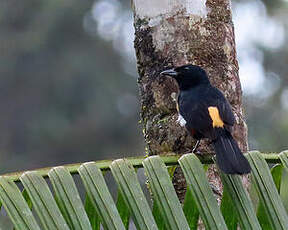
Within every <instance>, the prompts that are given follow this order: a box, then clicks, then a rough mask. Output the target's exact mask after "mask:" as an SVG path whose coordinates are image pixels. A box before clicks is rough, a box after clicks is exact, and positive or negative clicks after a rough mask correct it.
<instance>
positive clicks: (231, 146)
mask: <svg viewBox="0 0 288 230" xmlns="http://www.w3.org/2000/svg"><path fill="white" fill-rule="evenodd" d="M217 132H218V133H219V135H218V137H217V139H216V140H215V141H214V142H213V145H214V149H215V152H216V162H217V164H218V166H219V168H220V169H221V170H222V171H223V172H224V173H226V174H246V173H249V172H250V171H251V167H250V165H249V162H248V160H247V159H246V158H245V156H244V155H243V154H242V153H241V150H240V149H239V147H238V144H237V143H236V141H235V140H234V139H233V137H232V136H231V134H230V133H229V132H228V131H226V130H223V129H219V130H217Z"/></svg>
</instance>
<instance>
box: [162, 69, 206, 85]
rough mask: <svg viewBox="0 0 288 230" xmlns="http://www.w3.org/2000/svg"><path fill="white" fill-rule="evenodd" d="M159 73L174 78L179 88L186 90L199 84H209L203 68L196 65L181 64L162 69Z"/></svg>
mask: <svg viewBox="0 0 288 230" xmlns="http://www.w3.org/2000/svg"><path fill="white" fill-rule="evenodd" d="M160 75H165V76H170V77H172V78H174V79H175V80H176V81H177V83H178V85H179V88H180V90H187V89H190V88H193V87H195V86H198V85H200V84H210V82H209V80H208V77H207V74H206V72H205V70H204V69H202V68H201V67H200V66H197V65H191V64H188V65H183V66H178V67H175V68H172V69H168V70H164V71H163V72H161V73H160Z"/></svg>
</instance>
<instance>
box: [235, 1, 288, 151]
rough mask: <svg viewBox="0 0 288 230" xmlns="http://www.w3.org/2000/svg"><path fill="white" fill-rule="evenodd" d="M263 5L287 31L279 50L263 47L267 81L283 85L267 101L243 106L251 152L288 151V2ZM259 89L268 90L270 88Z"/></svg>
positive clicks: (246, 100) (251, 99)
mask: <svg viewBox="0 0 288 230" xmlns="http://www.w3.org/2000/svg"><path fill="white" fill-rule="evenodd" d="M239 2H241V1H239ZM263 3H264V4H265V6H266V8H267V12H268V15H269V16H271V17H272V18H273V19H275V20H277V21H279V22H280V23H281V24H282V25H283V28H284V33H285V35H284V39H285V40H284V42H283V45H282V46H281V47H280V48H278V49H275V50H269V49H266V48H264V47H260V49H262V52H263V67H264V70H265V75H266V78H269V77H270V78H273V77H276V78H277V77H279V80H280V84H279V88H278V90H277V91H276V92H275V93H274V94H272V95H271V96H270V97H268V98H264V99H263V98H261V95H258V96H253V97H251V96H249V97H248V96H247V97H244V106H245V109H246V110H245V113H246V118H247V125H248V130H249V132H248V134H249V145H250V149H258V150H261V151H271V152H280V151H282V150H285V149H288V141H287V140H288V116H287V115H288V91H287V90H288V66H287V63H288V46H287V45H286V44H287V40H288V37H287V32H288V21H287V12H288V1H286V0H276V1H268V0H263ZM251 20H253V19H252V18H251ZM263 36H264V35H263ZM276 38H277V36H276ZM256 45H257V44H256ZM259 87H261V88H264V89H265V88H269V86H267V85H259Z"/></svg>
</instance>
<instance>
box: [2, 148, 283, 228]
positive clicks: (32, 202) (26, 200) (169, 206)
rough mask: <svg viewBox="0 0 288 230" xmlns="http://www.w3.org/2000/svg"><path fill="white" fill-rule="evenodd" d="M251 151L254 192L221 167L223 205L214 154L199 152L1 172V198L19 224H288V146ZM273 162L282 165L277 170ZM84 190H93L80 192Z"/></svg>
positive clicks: (260, 225)
mask: <svg viewBox="0 0 288 230" xmlns="http://www.w3.org/2000/svg"><path fill="white" fill-rule="evenodd" d="M246 157H247V158H248V160H249V162H250V164H251V166H252V176H251V180H252V188H251V191H250V193H248V192H247V190H246V189H245V188H244V187H243V184H242V181H241V177H240V176H237V175H224V174H221V179H222V182H223V185H224V192H223V198H222V202H221V205H220V206H219V205H218V202H217V199H216V197H215V196H214V194H213V191H212V189H211V187H210V185H209V182H208V180H207V177H206V173H205V170H204V168H203V166H204V164H211V163H213V161H212V159H211V158H210V157H197V156H196V155H194V154H186V155H184V156H179V155H165V156H151V157H147V158H145V157H137V158H127V159H120V160H115V161H110V160H109V161H98V162H88V163H84V164H74V165H66V166H59V167H54V168H45V169H39V170H35V171H28V172H21V173H15V174H6V175H2V176H0V200H1V204H2V205H3V208H2V209H3V210H5V212H6V213H7V215H8V217H9V218H10V220H11V221H12V223H13V225H14V228H15V229H19V230H22V229H24V230H26V229H27V230H37V229H39V230H40V229H49V230H50V229H51V230H54V229H63V230H66V229H67V230H68V229H79V230H84V229H85V230H86V229H87V230H89V229H93V230H94V229H95V230H98V229H100V227H101V225H102V226H103V228H104V229H109V230H110V229H111V230H112V229H115V230H116V229H117V230H118V229H120V230H121V229H123V230H124V229H129V225H131V223H130V222H131V221H133V223H134V224H135V226H136V228H137V229H141V230H142V229H147V230H148V229H149V230H150V229H153V230H154V229H155V230H156V229H171V230H172V229H173V230H174V229H175V230H177V229H179V230H183V229H197V224H198V223H199V221H200V222H202V223H203V224H204V225H205V228H206V229H221V230H225V229H229V230H230V229H235V230H236V229H237V228H238V226H240V228H241V229H251V230H252V229H253V230H255V229H259V230H260V229H275V230H278V229H283V230H284V229H288V216H287V210H288V152H282V153H281V154H279V155H278V154H260V153H259V152H255V151H254V152H249V153H248V154H247V155H246ZM267 163H275V164H276V165H275V166H274V167H273V168H272V169H271V170H270V168H269V166H268V164H267ZM177 165H180V167H181V168H182V170H183V172H184V175H185V179H186V182H187V185H188V188H187V192H186V196H185V200H184V203H183V204H182V205H181V204H180V202H179V200H178V198H177V195H176V192H175V190H174V187H173V184H172V180H171V173H173V171H174V169H175V166H177ZM138 168H144V171H145V175H146V179H147V181H148V183H149V186H148V187H149V190H150V192H151V196H149V195H147V194H146V195H145V193H144V192H143V189H142V188H141V183H140V180H139V177H138V174H137V169H138ZM108 171H111V172H112V175H113V178H114V179H115V182H116V184H117V186H118V191H117V194H118V195H117V198H113V197H115V196H114V195H115V194H113V193H111V192H110V190H109V188H108V185H107V183H106V181H105V178H104V175H103V174H104V173H105V172H108ZM73 174H79V175H80V179H81V181H82V184H79V183H75V178H73ZM50 185H51V186H50ZM21 190H22V191H21ZM83 191H84V193H85V194H86V195H85V196H83V195H81V196H80V194H83ZM253 191H254V192H253ZM114 193H115V192H114ZM81 197H82V199H81ZM83 201H84V202H83ZM151 201H152V202H151ZM151 203H152V205H151ZM151 206H153V207H152V208H151ZM3 210H2V215H5V214H4V212H3Z"/></svg>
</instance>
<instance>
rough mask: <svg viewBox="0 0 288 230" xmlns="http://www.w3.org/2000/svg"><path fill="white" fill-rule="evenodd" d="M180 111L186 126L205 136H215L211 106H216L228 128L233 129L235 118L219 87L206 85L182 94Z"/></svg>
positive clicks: (179, 99) (212, 137) (179, 100)
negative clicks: (210, 113) (210, 112)
mask: <svg viewBox="0 0 288 230" xmlns="http://www.w3.org/2000/svg"><path fill="white" fill-rule="evenodd" d="M178 103H179V112H180V114H181V115H182V117H183V118H184V119H185V121H186V127H187V129H188V130H189V131H190V130H191V129H193V130H195V131H197V132H199V133H201V134H202V135H203V136H204V137H208V138H211V139H214V138H215V135H216V134H215V132H214V128H213V125H212V123H213V121H212V119H211V117H210V115H209V110H208V108H209V107H216V108H217V109H218V111H219V116H220V118H221V120H222V121H223V123H224V127H225V128H226V129H227V130H229V131H230V130H231V127H232V126H233V124H234V122H235V119H234V115H233V112H232V109H231V106H230V104H229V103H228V101H227V100H226V98H225V97H224V95H223V94H222V93H221V91H219V90H218V89H217V88H214V87H206V88H202V89H199V90H197V91H190V92H186V93H182V94H180V96H179V98H178Z"/></svg>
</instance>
